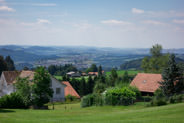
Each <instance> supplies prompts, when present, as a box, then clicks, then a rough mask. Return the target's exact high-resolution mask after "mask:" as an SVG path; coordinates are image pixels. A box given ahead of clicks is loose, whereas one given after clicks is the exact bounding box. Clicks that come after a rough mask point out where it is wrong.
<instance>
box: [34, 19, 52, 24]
mask: <svg viewBox="0 0 184 123" xmlns="http://www.w3.org/2000/svg"><path fill="white" fill-rule="evenodd" d="M37 23H38V24H50V23H51V22H50V21H49V20H46V19H37Z"/></svg>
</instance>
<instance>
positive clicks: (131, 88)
mask: <svg viewBox="0 0 184 123" xmlns="http://www.w3.org/2000/svg"><path fill="white" fill-rule="evenodd" d="M128 88H129V89H130V90H132V91H133V92H135V94H136V99H140V98H141V92H140V91H139V89H138V88H137V87H135V86H128Z"/></svg>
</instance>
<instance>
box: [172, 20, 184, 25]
mask: <svg viewBox="0 0 184 123" xmlns="http://www.w3.org/2000/svg"><path fill="white" fill-rule="evenodd" d="M173 23H177V24H184V20H173Z"/></svg>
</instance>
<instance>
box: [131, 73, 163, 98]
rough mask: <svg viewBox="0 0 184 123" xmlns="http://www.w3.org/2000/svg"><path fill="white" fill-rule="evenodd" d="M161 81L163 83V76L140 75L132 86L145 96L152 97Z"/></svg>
mask: <svg viewBox="0 0 184 123" xmlns="http://www.w3.org/2000/svg"><path fill="white" fill-rule="evenodd" d="M161 81H163V80H162V75H161V74H150V73H138V74H137V76H136V77H135V78H134V79H133V81H132V82H131V84H130V85H131V86H135V87H137V88H138V89H139V91H140V92H141V93H142V95H143V96H146V95H150V96H152V95H153V93H154V92H155V91H156V90H157V89H158V88H159V86H160V84H159V82H161Z"/></svg>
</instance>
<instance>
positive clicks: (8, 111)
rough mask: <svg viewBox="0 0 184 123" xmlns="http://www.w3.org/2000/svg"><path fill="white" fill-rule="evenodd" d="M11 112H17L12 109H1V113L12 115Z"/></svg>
mask: <svg viewBox="0 0 184 123" xmlns="http://www.w3.org/2000/svg"><path fill="white" fill-rule="evenodd" d="M10 112H15V111H13V110H10V109H0V113H10Z"/></svg>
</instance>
